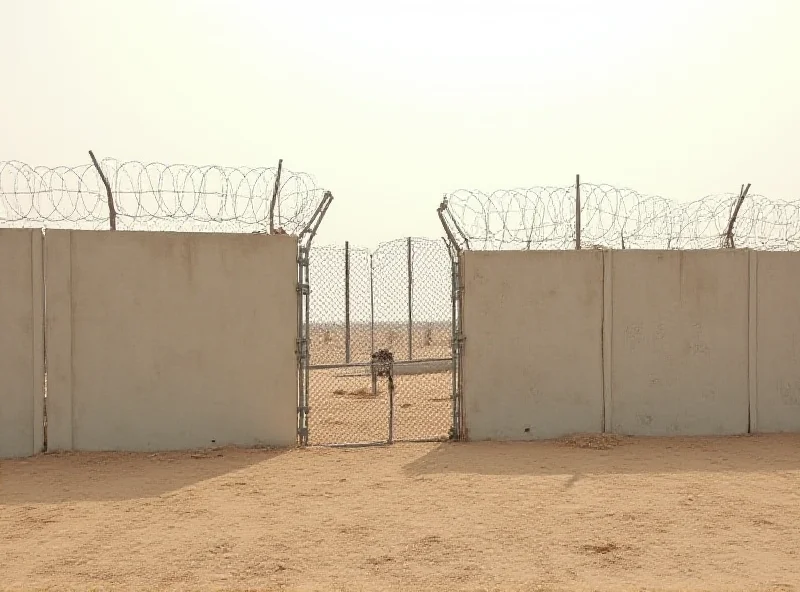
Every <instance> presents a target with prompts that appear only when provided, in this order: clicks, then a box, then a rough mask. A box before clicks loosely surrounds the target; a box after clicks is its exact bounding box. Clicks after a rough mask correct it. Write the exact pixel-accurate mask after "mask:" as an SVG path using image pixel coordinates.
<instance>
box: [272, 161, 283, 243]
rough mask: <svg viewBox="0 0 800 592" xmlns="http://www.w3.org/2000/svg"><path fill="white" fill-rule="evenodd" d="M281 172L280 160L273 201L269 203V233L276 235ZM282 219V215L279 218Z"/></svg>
mask: <svg viewBox="0 0 800 592" xmlns="http://www.w3.org/2000/svg"><path fill="white" fill-rule="evenodd" d="M281 170H283V159H282V158H281V159H279V160H278V172H277V173H275V186H274V187H273V188H272V199H271V200H270V202H269V233H270V234H275V202H276V201H277V200H278V192H279V191H280V187H281ZM278 217H280V215H279V216H278Z"/></svg>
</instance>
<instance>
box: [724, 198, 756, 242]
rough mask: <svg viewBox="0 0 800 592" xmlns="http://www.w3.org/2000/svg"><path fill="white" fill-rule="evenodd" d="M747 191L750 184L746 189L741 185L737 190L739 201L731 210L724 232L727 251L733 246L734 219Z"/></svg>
mask: <svg viewBox="0 0 800 592" xmlns="http://www.w3.org/2000/svg"><path fill="white" fill-rule="evenodd" d="M748 191H750V183H748V184H747V187H745V186H744V185H742V188H741V189H739V199H738V200H737V201H736V207H735V208H734V210H733V214H732V215H731V219H730V220H729V221H728V228H727V229H726V230H725V244H724V246H725V247H727V248H729V249H732V248H734V246H735V245H734V242H733V226H734V224H736V218H737V216H738V215H739V209H740V208H741V207H742V203H743V202H744V198H745V197H747V192H748Z"/></svg>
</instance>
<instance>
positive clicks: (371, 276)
mask: <svg viewBox="0 0 800 592" xmlns="http://www.w3.org/2000/svg"><path fill="white" fill-rule="evenodd" d="M308 267H309V268H310V275H311V277H312V278H313V284H312V289H311V292H310V301H309V305H308V311H310V316H309V320H308V324H307V332H308V336H309V338H310V347H309V356H310V357H309V361H308V365H307V374H306V376H307V381H306V389H307V393H308V394H307V397H306V399H305V403H306V406H307V407H308V411H307V414H306V418H307V424H306V425H305V426H301V432H302V433H305V435H306V439H305V440H303V439H302V438H301V443H308V444H317V445H367V444H379V443H386V442H392V441H438V440H446V439H448V438H451V437H453V435H454V434H455V433H456V431H455V430H454V425H455V424H454V421H457V417H458V415H459V412H458V406H457V405H456V402H455V400H456V395H457V390H456V388H455V381H454V380H453V378H454V376H456V374H455V373H454V372H455V371H456V370H457V363H456V360H455V358H454V353H455V351H456V350H457V347H454V346H456V345H457V342H456V341H454V335H455V334H454V331H453V330H454V327H455V325H454V319H455V315H456V310H457V307H456V304H455V303H456V299H455V298H454V295H455V292H454V289H455V288H456V286H457V282H456V280H455V272H456V270H457V261H456V260H455V259H454V257H453V254H452V253H451V252H450V249H449V247H448V246H447V244H446V243H445V242H444V241H441V240H428V239H410V238H409V239H399V240H396V241H393V242H390V243H385V244H382V245H380V246H379V247H378V248H377V249H376V250H375V251H374V252H372V253H370V252H369V251H368V250H366V249H360V248H352V247H350V245H349V244H348V243H345V245H344V246H343V247H315V248H313V249H311V250H310V257H309V265H308ZM373 354H378V355H377V357H376V358H375V359H378V360H380V362H379V363H377V364H376V363H374V362H373ZM387 354H388V355H389V357H388V358H387V357H386V356H387ZM387 360H388V363H387ZM387 372H389V375H387ZM390 386H393V389H392V388H390ZM303 427H305V430H302V428H303Z"/></svg>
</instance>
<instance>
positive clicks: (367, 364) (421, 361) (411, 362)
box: [311, 358, 452, 370]
mask: <svg viewBox="0 0 800 592" xmlns="http://www.w3.org/2000/svg"><path fill="white" fill-rule="evenodd" d="M451 359H452V358H417V359H416V360H398V361H396V362H395V363H394V365H395V366H400V367H404V366H417V365H419V364H425V363H430V362H449V361H450V360H451ZM370 366H372V362H352V363H350V364H335V363H334V364H312V365H311V369H312V370H336V369H339V368H369V367H370Z"/></svg>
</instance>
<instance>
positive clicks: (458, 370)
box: [436, 194, 470, 441]
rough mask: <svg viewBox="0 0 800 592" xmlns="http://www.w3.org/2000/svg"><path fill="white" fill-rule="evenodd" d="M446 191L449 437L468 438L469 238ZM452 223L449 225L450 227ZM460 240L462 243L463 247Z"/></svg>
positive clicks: (442, 208) (442, 210) (442, 215)
mask: <svg viewBox="0 0 800 592" xmlns="http://www.w3.org/2000/svg"><path fill="white" fill-rule="evenodd" d="M447 206H448V203H447V194H445V195H444V198H443V199H442V202H441V203H440V204H439V207H438V208H436V214H437V215H438V216H439V222H441V224H442V228H444V231H445V234H446V235H447V238H446V239H444V242H445V244H446V245H447V250H448V253H450V260H451V262H452V266H453V267H452V280H453V287H452V295H453V311H452V314H453V322H452V327H453V329H452V338H451V347H452V352H453V353H452V355H453V372H452V374H453V428H452V429H453V431H452V434H451V438H450V439H451V440H456V441H461V440H466V439H467V428H466V426H465V425H464V405H463V403H464V366H463V362H464V347H465V342H466V339H467V338H466V336H465V335H464V331H463V326H464V325H463V320H464V258H463V257H462V254H463V252H464V251H465V250H469V248H470V247H469V238H468V237H467V235H466V234H464V231H463V230H461V227H460V226H459V225H458V222H457V221H456V219H455V217H454V216H453V213H452V212H451V211H450V210H449V209H448V207H447ZM451 227H452V228H451ZM453 229H455V231H456V232H457V233H458V235H459V236H460V237H461V243H459V241H458V240H457V239H456V232H454V231H453ZM462 244H463V247H462Z"/></svg>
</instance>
